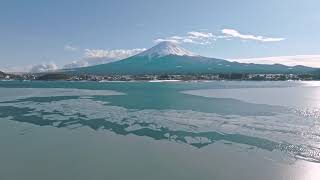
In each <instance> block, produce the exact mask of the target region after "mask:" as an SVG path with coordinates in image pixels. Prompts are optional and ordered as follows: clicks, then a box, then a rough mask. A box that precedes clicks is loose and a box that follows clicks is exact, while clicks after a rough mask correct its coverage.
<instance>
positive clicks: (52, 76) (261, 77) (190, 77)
mask: <svg viewBox="0 0 320 180" xmlns="http://www.w3.org/2000/svg"><path fill="white" fill-rule="evenodd" d="M0 79H2V80H67V81H153V80H179V81H199V80H200V81H201V80H204V81H206V80H253V81H286V80H318V79H319V77H316V76H315V75H312V74H242V73H227V74H172V75H171V74H162V75H156V74H154V75H147V74H146V75H67V74H64V73H47V74H24V75H8V74H5V73H0Z"/></svg>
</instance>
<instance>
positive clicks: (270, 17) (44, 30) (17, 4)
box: [0, 0, 320, 71]
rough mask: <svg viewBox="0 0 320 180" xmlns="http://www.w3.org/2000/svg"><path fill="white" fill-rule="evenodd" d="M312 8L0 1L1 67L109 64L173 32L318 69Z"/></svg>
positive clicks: (202, 48)
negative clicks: (79, 63) (102, 60)
mask: <svg viewBox="0 0 320 180" xmlns="http://www.w3.org/2000/svg"><path fill="white" fill-rule="evenodd" d="M319 7H320V1H318V0H305V1H301V0H264V1H262V0H260V1H257V0H241V1H235V0H224V1H217V0H188V1H186V0H161V1H159V0H135V1H133V0H90V1H89V0H87V1H84V0H68V1H65V0H54V1H49V0H28V1H21V0H0V52H1V53H0V69H2V70H7V71H21V70H30V68H33V67H34V66H39V64H40V65H42V66H41V67H42V68H47V66H44V67H43V65H46V64H49V66H48V68H52V66H54V67H53V68H56V66H58V67H63V66H64V65H66V64H70V63H72V62H73V61H74V63H75V64H77V63H78V62H86V63H87V61H89V62H90V60H91V59H93V60H94V61H96V60H97V58H105V59H104V60H105V61H108V60H109V59H114V58H115V59H117V58H121V57H125V56H128V55H131V54H132V53H137V52H139V51H142V50H143V48H149V47H151V46H153V45H155V41H157V40H159V39H166V40H168V39H169V40H172V37H174V36H176V38H177V37H180V39H179V41H180V42H179V43H180V44H181V45H182V46H183V47H185V48H186V49H188V50H190V51H193V52H195V53H197V54H201V55H204V56H209V57H218V58H226V59H236V60H239V61H244V62H245V61H254V62H263V63H268V62H270V63H274V62H279V63H287V64H289V65H290V63H291V64H292V65H294V64H296V63H299V64H305V65H313V66H320V46H319V42H320V35H319V32H320V23H319V21H320V10H319ZM192 32H193V33H194V32H198V33H200V34H198V36H196V37H195V36H193V39H191V40H194V42H190V41H188V40H186V39H188V38H189V37H192ZM201 34H202V35H204V36H202V35H201ZM193 35H194V34H193ZM205 36H206V37H205ZM208 36H209V37H208ZM181 39H183V40H181ZM189 39H190V38H189ZM270 57H272V58H270ZM318 58H319V59H318ZM318 61H319V62H318ZM90 63H91V62H90ZM90 63H89V64H90Z"/></svg>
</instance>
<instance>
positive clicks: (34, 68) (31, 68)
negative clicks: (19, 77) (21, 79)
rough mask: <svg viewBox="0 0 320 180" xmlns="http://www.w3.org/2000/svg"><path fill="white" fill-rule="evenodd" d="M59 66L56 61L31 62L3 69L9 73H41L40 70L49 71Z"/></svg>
mask: <svg viewBox="0 0 320 180" xmlns="http://www.w3.org/2000/svg"><path fill="white" fill-rule="evenodd" d="M57 69H58V66H57V65H56V64H55V63H54V62H50V63H41V64H33V65H32V64H29V65H24V66H11V67H3V68H2V69H1V71H4V72H7V73H18V74H19V73H27V72H31V73H39V72H48V71H54V70H57Z"/></svg>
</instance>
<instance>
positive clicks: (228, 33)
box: [221, 29, 285, 42]
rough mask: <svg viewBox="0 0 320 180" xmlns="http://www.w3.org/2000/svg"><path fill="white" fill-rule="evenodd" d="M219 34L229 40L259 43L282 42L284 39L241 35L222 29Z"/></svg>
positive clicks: (235, 31) (237, 32) (234, 31)
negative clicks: (235, 39)
mask: <svg viewBox="0 0 320 180" xmlns="http://www.w3.org/2000/svg"><path fill="white" fill-rule="evenodd" d="M221 32H222V33H223V34H224V35H226V36H227V37H229V38H240V39H244V40H255V41H260V42H278V41H283V40H285V38H273V37H264V36H256V35H251V34H241V33H240V32H239V31H237V30H235V29H223V30H221Z"/></svg>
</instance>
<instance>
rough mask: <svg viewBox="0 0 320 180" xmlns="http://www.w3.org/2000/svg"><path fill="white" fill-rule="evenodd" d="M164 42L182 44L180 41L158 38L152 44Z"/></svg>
mask: <svg viewBox="0 0 320 180" xmlns="http://www.w3.org/2000/svg"><path fill="white" fill-rule="evenodd" d="M175 37H177V36H175ZM164 41H168V42H173V43H176V44H181V42H182V41H181V40H180V39H172V38H158V39H156V40H154V41H153V42H154V43H161V42H164Z"/></svg>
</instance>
